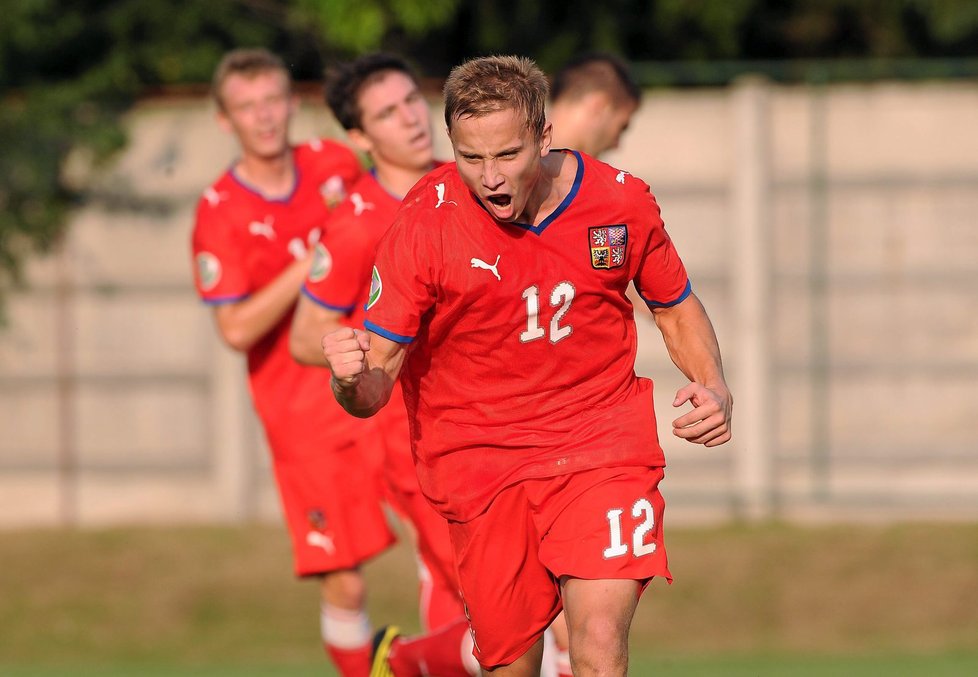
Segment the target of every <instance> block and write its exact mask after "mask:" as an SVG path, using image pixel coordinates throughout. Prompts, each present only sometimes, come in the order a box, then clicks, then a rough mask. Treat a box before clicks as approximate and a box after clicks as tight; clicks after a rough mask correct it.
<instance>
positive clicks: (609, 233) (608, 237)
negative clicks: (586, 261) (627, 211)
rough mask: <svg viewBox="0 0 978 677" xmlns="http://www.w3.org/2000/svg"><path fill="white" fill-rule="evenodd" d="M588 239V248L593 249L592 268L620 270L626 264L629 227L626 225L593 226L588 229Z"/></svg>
mask: <svg viewBox="0 0 978 677" xmlns="http://www.w3.org/2000/svg"><path fill="white" fill-rule="evenodd" d="M587 239H588V246H589V247H590V248H591V267H592V268H597V269H610V268H620V267H622V266H623V265H624V264H625V250H626V248H627V246H628V226H626V225H625V224H624V223H619V224H616V225H612V226H591V227H590V228H588V229H587Z"/></svg>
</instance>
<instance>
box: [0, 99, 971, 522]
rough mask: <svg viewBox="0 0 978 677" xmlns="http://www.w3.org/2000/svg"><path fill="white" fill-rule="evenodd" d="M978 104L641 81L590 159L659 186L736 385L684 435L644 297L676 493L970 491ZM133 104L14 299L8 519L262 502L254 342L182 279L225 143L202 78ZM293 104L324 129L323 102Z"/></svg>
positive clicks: (832, 497)
mask: <svg viewBox="0 0 978 677" xmlns="http://www.w3.org/2000/svg"><path fill="white" fill-rule="evenodd" d="M976 110H978V85H972V84H948V83H932V84H913V85H908V84H891V83H881V84H875V85H860V86H838V87H832V88H828V89H818V88H809V87H769V86H766V85H764V84H763V83H757V82H745V83H743V84H740V85H738V86H737V87H734V88H730V89H723V90H699V91H690V92H669V91H656V92H649V93H648V94H647V97H646V101H645V102H644V103H643V106H642V108H641V109H640V111H639V113H638V115H637V117H636V119H635V120H634V122H633V124H632V127H631V130H630V131H629V132H628V133H627V135H626V137H625V139H624V147H623V148H622V149H621V150H619V151H616V152H614V153H611V154H609V155H608V157H607V158H605V159H606V160H608V161H609V162H611V163H612V164H615V165H617V166H619V167H622V168H624V169H627V170H629V171H630V172H632V173H633V174H635V175H636V176H639V177H641V178H643V179H645V180H646V181H648V182H649V183H650V184H651V185H652V187H653V191H654V192H655V193H656V195H657V196H658V198H659V201H660V204H661V205H662V208H663V216H664V218H665V220H666V224H667V226H668V228H669V230H670V232H671V234H672V236H673V239H674V240H675V241H676V243H677V245H678V247H679V249H680V252H681V253H682V255H683V257H684V259H685V261H686V263H687V267H688V268H689V270H690V273H691V276H692V278H693V285H694V290H695V291H696V292H697V294H698V295H699V296H700V297H701V298H702V300H703V301H704V303H705V304H706V306H707V309H708V310H709V312H710V314H711V317H712V318H713V320H714V324H715V326H716V329H717V333H718V335H719V337H720V341H721V347H722V349H723V352H724V357H725V365H726V368H727V372H728V378H729V380H730V382H731V385H732V387H733V389H734V394H735V396H736V402H737V405H736V419H735V421H736V422H735V433H736V438H735V441H734V442H733V443H731V444H729V445H726V446H724V447H720V448H716V449H704V448H701V447H696V446H692V445H687V444H678V443H676V442H674V441H673V439H672V438H671V435H670V433H669V429H670V421H671V420H672V419H673V418H674V416H675V414H674V412H673V410H672V407H671V406H670V403H671V400H672V395H673V393H674V392H675V390H676V389H677V388H678V387H680V386H681V384H682V379H681V377H680V375H679V374H678V372H677V370H676V369H675V368H674V367H673V366H672V365H671V363H670V362H669V359H668V356H667V355H666V354H665V351H664V350H663V348H662V345H661V339H660V338H659V336H658V332H657V330H656V329H655V327H654V324H653V323H652V322H651V320H650V319H649V317H648V315H647V314H640V317H639V324H640V332H641V348H640V355H639V359H638V364H637V370H638V371H639V372H640V373H643V374H647V375H651V376H653V377H654V378H655V380H656V384H657V394H656V406H657V410H658V418H659V426H660V432H661V436H662V438H663V442H664V446H665V447H666V453H667V457H668V459H669V462H670V469H669V471H668V473H667V478H668V479H667V483H666V485H665V487H664V491H665V494H666V498H667V501H668V502H669V504H670V519H671V520H674V521H687V522H688V521H712V520H717V519H725V518H729V517H731V516H744V517H757V516H781V517H785V518H789V519H896V518H928V517H939V518H974V517H975V516H978V453H976V452H978V443H976V442H975V441H974V440H975V437H976V435H975V433H976V432H978V416H976V414H978V405H976V404H975V402H976V396H978V294H976V291H975V290H976V289H978V217H976V216H975V215H976V214H978V126H976V125H975V124H974V120H975V111H976ZM434 120H435V122H436V127H438V128H440V122H439V120H440V116H439V115H438V113H435V116H434ZM129 128H130V133H131V143H130V146H129V147H128V149H127V150H126V151H125V152H124V153H123V154H122V155H121V156H120V157H119V158H118V159H117V161H116V162H115V163H114V164H113V165H112V166H111V167H109V168H106V170H104V171H103V172H102V173H101V174H100V175H99V179H98V190H97V191H96V195H95V197H94V198H93V199H92V200H91V202H90V203H89V204H87V205H85V206H83V207H82V208H80V209H79V210H78V211H77V213H76V214H75V215H74V216H73V219H72V225H71V235H70V237H69V239H68V242H67V245H66V247H65V249H64V250H63V251H61V252H59V253H58V254H56V255H55V256H52V257H49V258H47V259H44V260H38V261H35V262H33V263H32V264H31V265H30V266H29V271H28V272H29V274H28V278H29V281H30V286H29V288H28V289H27V290H24V291H20V292H16V293H14V294H12V295H11V296H10V298H9V314H10V318H11V324H10V326H9V327H8V328H7V329H6V330H4V331H3V332H2V333H0V525H8V526H14V525H26V524H55V523H78V524H104V523H119V522H148V521H156V522H161V521H173V520H178V521H215V520H236V519H245V518H253V517H259V518H269V519H272V518H274V517H275V516H276V515H277V511H278V508H277V503H276V497H275V494H274V489H273V487H272V485H271V482H270V479H269V477H268V469H267V463H266V461H265V452H264V448H263V442H262V440H261V434H260V430H259V429H258V427H257V426H256V425H255V423H254V420H253V418H252V416H251V413H250V405H249V404H248V399H247V394H246V392H245V386H244V380H243V363H242V361H241V360H240V359H239V356H237V355H233V354H231V353H230V352H229V351H227V350H226V349H224V348H223V347H222V346H220V345H219V343H218V341H217V339H216V334H215V332H214V329H213V327H212V324H211V318H210V314H209V310H207V309H206V308H205V307H203V306H202V305H201V304H199V302H198V301H197V300H196V297H195V294H194V292H193V289H192V286H191V283H190V263H189V233H190V228H191V224H192V217H193V208H194V204H195V202H196V199H197V196H198V195H199V192H200V191H201V189H202V188H203V187H205V186H206V185H207V184H208V183H209V182H210V181H211V180H212V179H213V178H214V177H215V176H216V175H217V174H218V173H219V172H220V171H221V170H222V169H223V168H224V167H226V166H227V165H228V163H229V162H230V161H231V160H232V158H233V156H234V152H235V151H234V144H233V143H232V141H231V139H229V138H227V137H226V136H225V135H223V134H222V133H221V132H220V131H219V130H218V128H217V127H216V125H215V124H214V123H213V120H212V111H211V109H210V106H209V104H208V103H207V102H206V101H203V100H200V101H198V100H162V101H146V102H144V103H143V104H142V105H140V106H139V108H138V109H137V110H136V111H134V113H133V114H132V115H131V116H130V119H129ZM294 131H295V134H294V137H295V138H296V139H303V138H307V137H309V136H311V135H314V134H326V135H336V134H337V130H336V128H335V125H334V124H333V123H332V121H331V119H329V118H328V116H327V115H326V114H325V112H324V111H323V109H322V108H321V107H320V106H319V105H317V104H314V103H309V104H307V105H305V106H304V108H303V110H302V111H301V113H300V115H299V117H298V119H297V121H296V125H295V128H294ZM439 149H440V151H441V153H440V154H441V156H442V157H446V158H447V157H450V150H449V147H448V143H447V139H444V138H442V137H441V136H439Z"/></svg>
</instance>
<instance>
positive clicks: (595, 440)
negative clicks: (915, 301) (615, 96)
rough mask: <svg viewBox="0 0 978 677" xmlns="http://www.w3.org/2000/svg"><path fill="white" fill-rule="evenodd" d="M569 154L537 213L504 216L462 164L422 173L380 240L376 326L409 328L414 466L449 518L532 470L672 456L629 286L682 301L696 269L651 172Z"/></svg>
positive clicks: (471, 512) (481, 504) (371, 325)
mask: <svg viewBox="0 0 978 677" xmlns="http://www.w3.org/2000/svg"><path fill="white" fill-rule="evenodd" d="M573 156H574V158H576V160H577V164H578V169H577V176H576V179H575V181H574V185H573V188H572V189H571V191H570V192H569V193H568V195H567V196H566V198H565V199H564V200H563V202H561V204H560V205H559V206H558V207H557V209H555V210H554V212H553V213H552V214H551V215H550V216H548V217H547V218H546V219H545V220H544V221H543V222H542V223H541V224H540V225H538V226H528V225H521V224H509V223H500V222H497V221H496V220H494V219H493V218H492V217H491V216H490V215H489V213H488V212H487V211H486V210H485V209H483V208H482V206H481V204H480V203H479V202H478V200H477V199H476V198H475V196H473V195H472V194H471V193H470V192H469V190H468V189H467V188H466V187H465V184H464V183H463V182H462V180H461V177H460V176H459V175H458V172H457V170H456V168H455V166H454V165H452V166H446V167H443V168H441V169H439V170H436V171H434V172H432V173H431V174H429V175H428V176H427V177H425V178H424V179H423V180H422V181H421V182H419V183H418V184H417V185H416V186H415V187H414V189H413V190H412V191H411V192H410V193H409V194H408V196H407V197H406V198H405V200H404V203H403V206H402V208H401V210H400V211H399V212H398V215H397V217H396V219H395V222H394V225H393V226H392V227H391V229H390V230H389V231H388V232H387V234H386V235H385V237H384V239H383V240H382V241H381V243H380V246H379V248H378V252H377V261H376V266H375V271H374V276H373V281H372V285H371V290H370V303H369V305H368V312H367V322H366V326H367V328H368V329H370V330H372V331H374V332H376V333H378V334H380V335H382V336H385V337H387V338H390V339H393V340H395V341H399V342H403V343H408V342H410V343H413V345H412V346H411V352H410V353H409V355H408V357H407V360H406V362H405V365H404V367H403V370H404V374H403V378H402V384H403V386H404V397H405V400H406V402H407V405H408V411H409V413H410V414H411V416H412V418H413V419H414V425H412V427H411V431H412V443H413V444H414V445H415V453H416V456H417V469H418V478H419V480H420V482H421V488H422V489H423V490H424V492H425V494H426V495H427V496H428V498H429V499H430V500H431V501H432V502H433V504H434V505H435V507H436V508H437V509H438V510H439V511H440V512H441V513H442V514H443V515H444V516H445V517H448V518H449V519H453V520H457V521H466V520H468V519H471V518H472V517H474V516H475V515H477V514H479V513H480V512H481V511H482V510H483V509H484V508H485V506H486V505H487V504H488V503H489V501H490V500H491V499H492V497H493V496H494V495H495V494H496V493H497V492H498V491H499V490H500V489H501V488H503V487H505V486H507V485H509V484H512V483H513V482H516V481H519V480H521V479H527V478H531V477H550V476H555V475H560V474H565V473H571V472H577V471H580V470H585V469H590V468H596V467H602V466H628V465H631V466H634V465H647V466H661V465H664V463H665V460H664V458H663V454H662V449H661V448H660V447H659V443H658V438H657V435H656V429H655V418H654V415H653V411H652V383H651V381H649V380H648V379H643V378H638V377H637V376H636V375H635V371H634V364H635V352H636V344H637V341H636V329H635V323H634V318H633V314H632V306H631V304H630V302H629V301H628V298H627V297H626V295H625V291H626V288H627V285H628V283H629V282H631V281H633V280H634V282H635V285H636V287H637V288H638V291H639V292H640V293H641V294H642V296H643V298H645V299H646V300H647V301H648V302H649V303H650V305H662V306H668V305H674V304H676V303H679V302H680V301H682V300H683V299H684V298H686V296H687V295H688V294H689V289H690V287H689V280H688V279H687V276H686V270H685V268H684V267H683V264H682V261H681V260H680V259H679V256H678V254H677V253H676V250H675V248H674V247H673V245H672V241H671V240H670V239H669V236H668V235H667V234H666V231H665V228H664V226H663V223H662V220H661V218H660V217H659V207H658V205H657V204H656V202H655V199H654V198H653V196H652V194H651V193H650V192H649V187H648V186H647V185H646V184H645V183H644V182H642V181H640V180H639V179H636V178H634V177H632V176H631V175H629V174H627V173H626V172H623V171H619V170H617V169H614V168H612V167H610V166H609V165H606V164H604V163H602V162H599V161H597V160H595V159H593V158H590V157H588V156H585V155H581V154H579V153H576V152H575V153H573ZM571 161H573V159H571Z"/></svg>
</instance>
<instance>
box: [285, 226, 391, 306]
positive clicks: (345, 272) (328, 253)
mask: <svg viewBox="0 0 978 677" xmlns="http://www.w3.org/2000/svg"><path fill="white" fill-rule="evenodd" d="M356 226H357V224H355V223H350V221H349V219H346V218H344V217H343V216H342V215H338V216H336V217H335V218H333V219H330V221H329V222H328V223H327V224H326V232H325V233H324V234H323V236H322V237H321V238H320V240H319V242H318V243H317V244H316V245H315V247H314V248H313V260H312V265H311V266H310V268H309V276H308V278H307V279H306V282H305V284H304V285H303V287H302V293H303V294H305V295H306V296H307V297H308V298H309V299H310V300H311V301H313V302H314V303H316V304H318V305H320V306H322V307H324V308H327V309H329V310H335V311H337V312H341V313H344V314H347V315H348V314H350V313H351V312H353V310H354V308H355V307H356V304H357V303H358V302H360V301H361V300H362V299H363V296H364V293H365V291H366V289H367V285H368V284H369V283H370V273H371V264H372V263H373V259H374V251H373V247H372V246H371V244H372V243H371V241H370V238H369V237H368V236H367V234H366V233H365V232H364V230H363V229H361V228H357V227H356Z"/></svg>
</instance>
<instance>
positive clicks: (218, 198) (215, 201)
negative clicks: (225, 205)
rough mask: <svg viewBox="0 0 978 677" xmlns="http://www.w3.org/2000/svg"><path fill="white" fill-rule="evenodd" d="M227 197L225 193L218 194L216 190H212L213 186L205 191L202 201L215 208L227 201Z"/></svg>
mask: <svg viewBox="0 0 978 677" xmlns="http://www.w3.org/2000/svg"><path fill="white" fill-rule="evenodd" d="M228 197H229V196H228V194H227V193H223V192H222V193H218V192H217V191H216V190H214V188H213V186H212V187H210V188H208V189H207V190H205V191H204V195H203V198H204V200H206V201H207V204H209V205H210V206H211V207H216V206H217V205H219V204H221V202H223V201H224V200H227V199H228Z"/></svg>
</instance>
